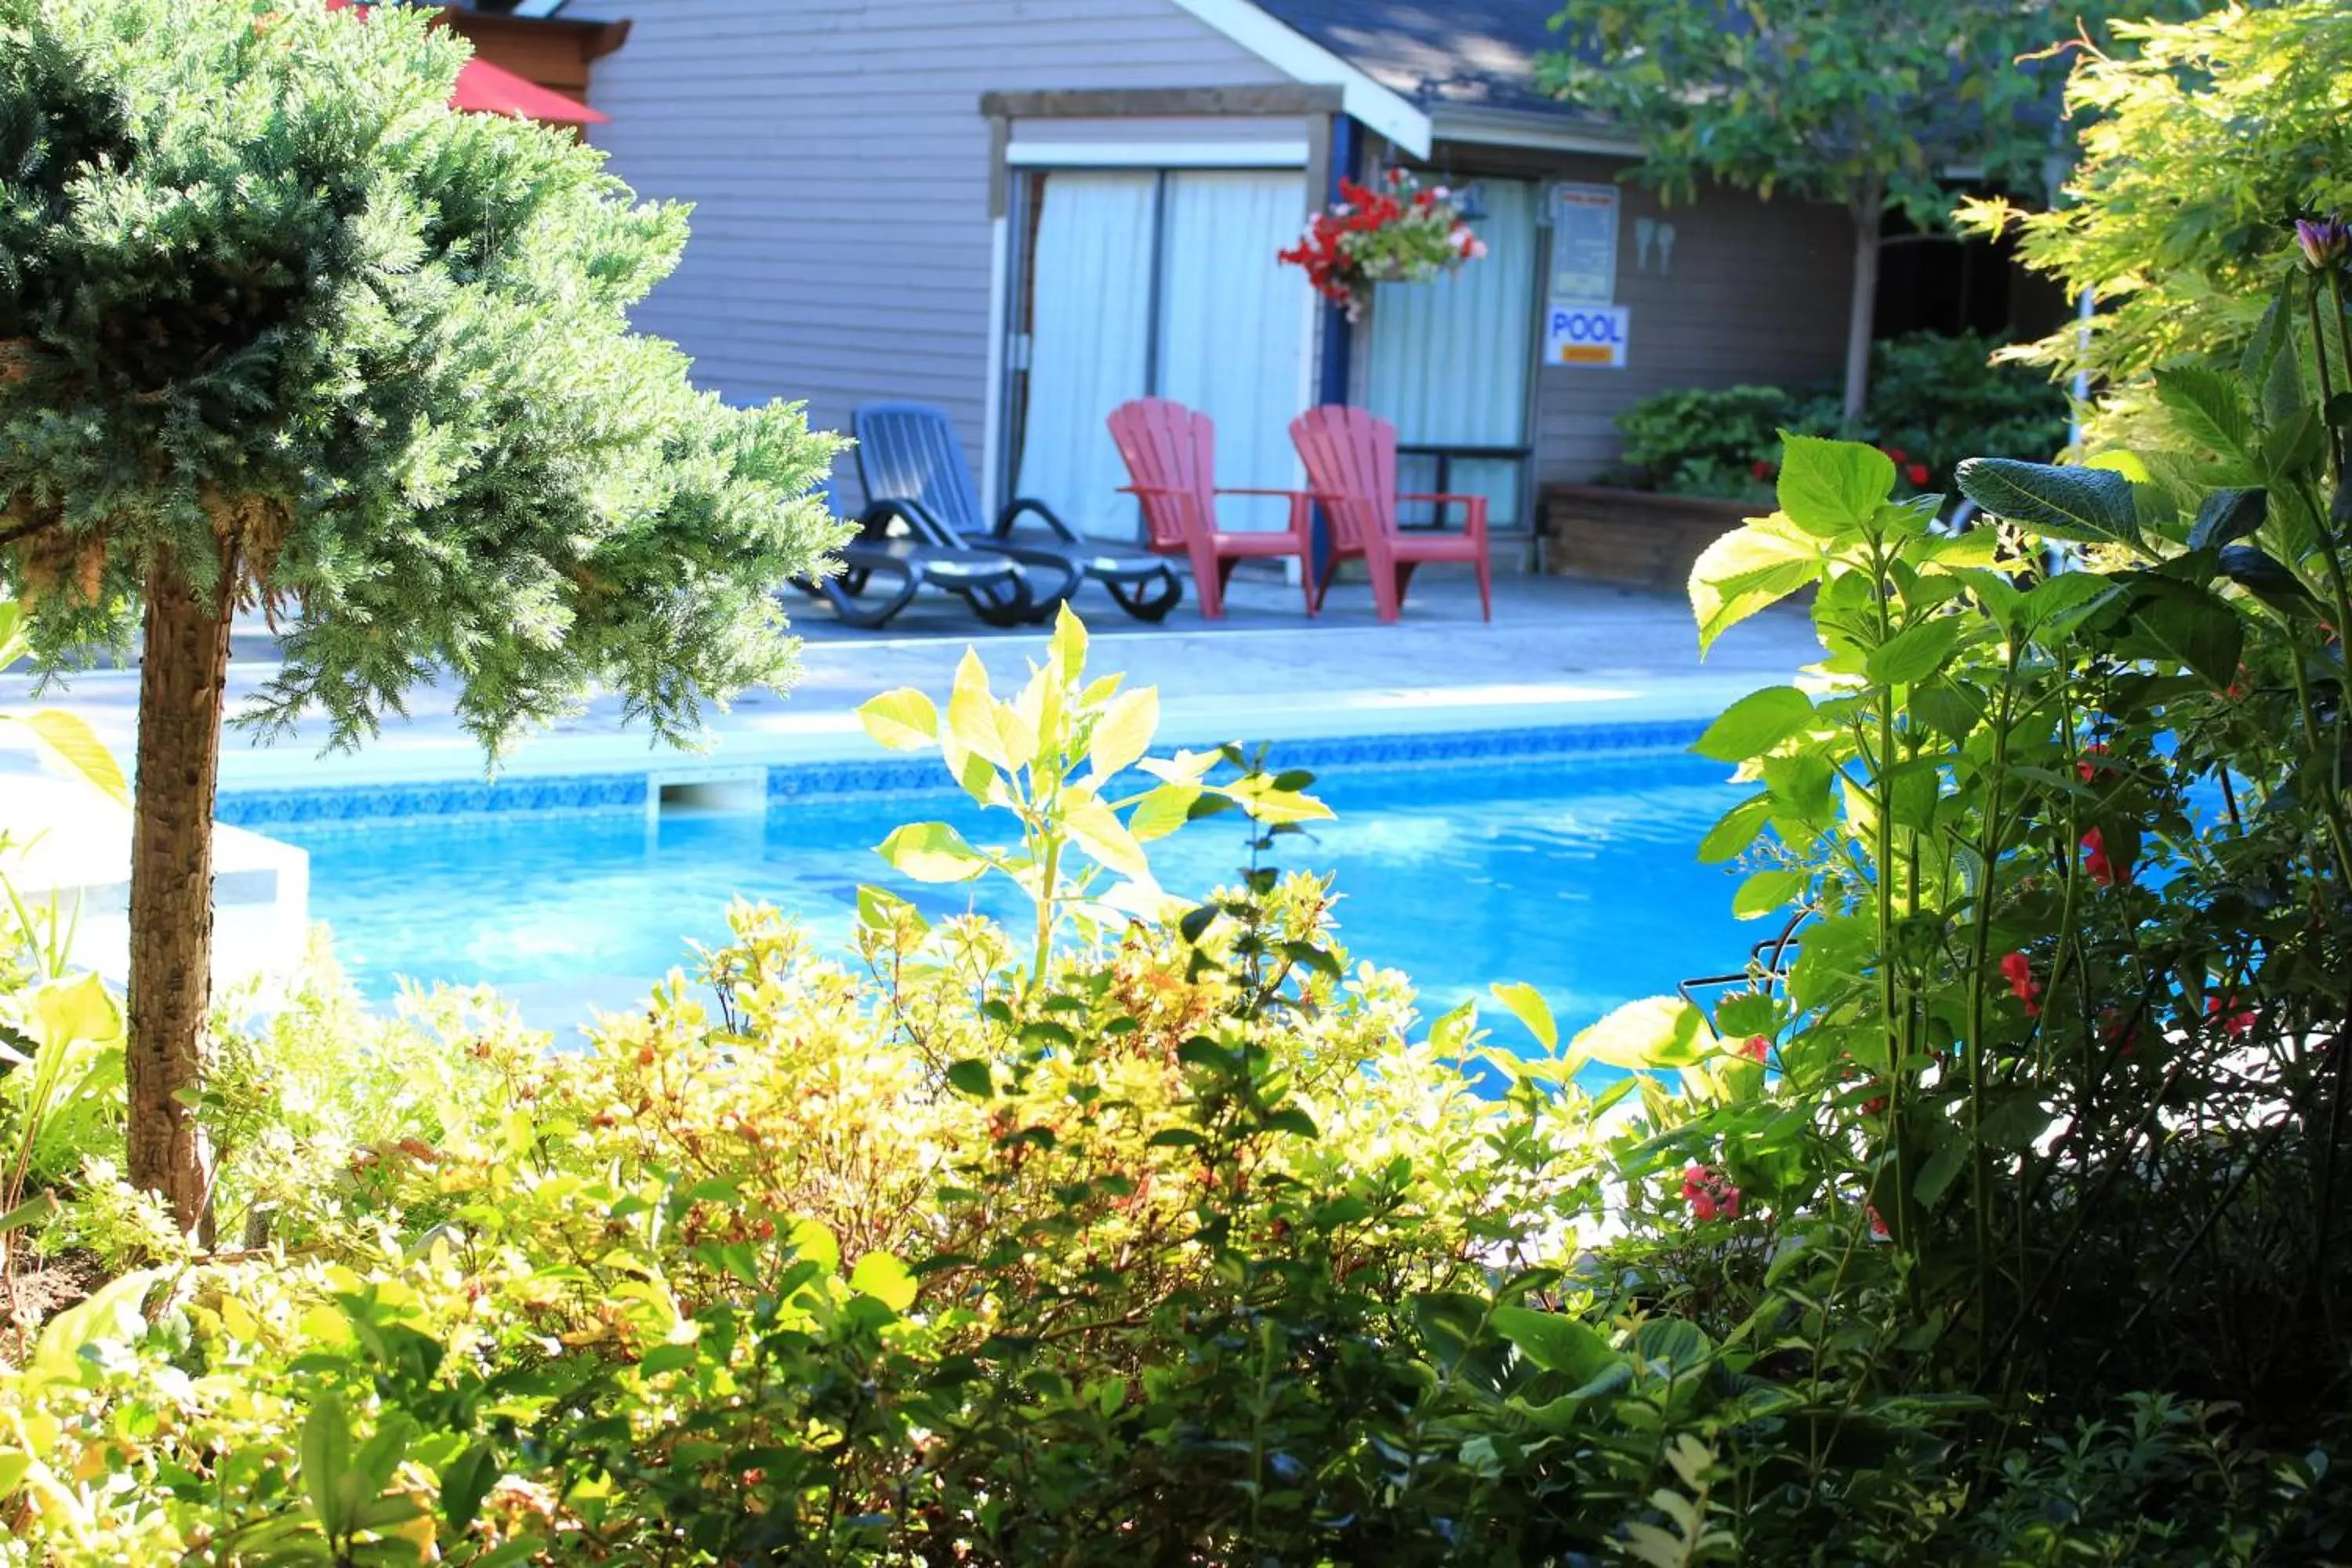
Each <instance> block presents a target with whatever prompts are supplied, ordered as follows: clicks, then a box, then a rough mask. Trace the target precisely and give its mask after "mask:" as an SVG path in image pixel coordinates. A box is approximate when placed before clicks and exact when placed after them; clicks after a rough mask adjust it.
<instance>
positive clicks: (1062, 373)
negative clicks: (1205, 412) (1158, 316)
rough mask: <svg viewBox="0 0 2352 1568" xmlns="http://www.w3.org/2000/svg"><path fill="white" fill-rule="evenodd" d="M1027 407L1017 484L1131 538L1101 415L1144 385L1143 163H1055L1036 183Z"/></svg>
mask: <svg viewBox="0 0 2352 1568" xmlns="http://www.w3.org/2000/svg"><path fill="white" fill-rule="evenodd" d="M1037 189H1038V193H1039V195H1038V199H1039V200H1040V202H1041V203H1042V204H1043V205H1041V207H1040V208H1039V211H1038V215H1037V241H1036V252H1035V256H1034V258H1033V260H1032V261H1031V264H1030V266H1031V274H1030V276H1031V285H1030V286H1031V290H1032V298H1033V305H1032V315H1031V317H1030V333H1029V399H1028V415H1027V417H1026V419H1025V420H1024V424H1023V427H1022V442H1021V477H1020V480H1019V483H1018V487H1017V491H1016V493H1018V494H1020V495H1024V496H1034V497H1036V498H1037V499H1038V500H1042V501H1044V502H1045V503H1046V504H1047V505H1048V506H1051V507H1052V508H1053V509H1054V510H1055V511H1056V512H1058V513H1060V514H1061V517H1062V519H1063V521H1066V522H1067V523H1068V524H1069V525H1070V526H1071V527H1072V528H1075V529H1076V530H1078V531H1080V532H1082V533H1097V534H1107V535H1111V536H1115V537H1118V538H1129V539H1131V538H1133V537H1134V535H1135V528H1136V510H1135V501H1134V499H1133V498H1132V497H1129V496H1123V495H1120V494H1119V493H1118V487H1119V486H1121V485H1123V484H1126V483H1128V478H1127V466H1126V464H1124V463H1123V462H1121V461H1120V460H1119V456H1118V448H1117V447H1113V446H1112V445H1111V440H1110V432H1109V431H1108V429H1107V428H1106V427H1105V426H1104V424H1103V420H1104V419H1105V417H1106V416H1108V415H1109V413H1110V411H1111V410H1112V409H1114V408H1116V407H1118V405H1120V404H1122V403H1124V402H1126V401H1127V400H1128V399H1129V398H1130V397H1134V396H1138V395H1140V394H1141V393H1142V392H1143V391H1144V390H1145V380H1146V376H1147V374H1148V373H1149V367H1150V342H1149V336H1148V334H1149V333H1150V311H1151V248H1152V214H1153V208H1154V206H1155V205H1157V196H1158V191H1157V181H1156V179H1155V177H1154V176H1152V175H1150V174H1064V173H1059V172H1056V173H1055V174H1049V175H1047V176H1045V178H1043V179H1041V180H1040V181H1039V182H1038V183H1037Z"/></svg>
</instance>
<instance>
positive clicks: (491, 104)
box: [449, 58, 610, 125]
mask: <svg viewBox="0 0 2352 1568" xmlns="http://www.w3.org/2000/svg"><path fill="white" fill-rule="evenodd" d="M449 107H450V108H452V109H469V110H473V111H474V112H475V113H477V114H512V115H515V116H518V117H519V118H520V119H524V120H537V121H544V122H545V123H547V124H550V125H602V124H604V122H605V121H606V120H608V119H609V118H610V116H608V115H604V114H599V113H598V112H596V110H593V109H591V108H589V107H588V106H587V105H586V104H584V103H581V102H579V101H577V100H572V99H569V98H566V97H564V96H563V95H562V93H560V92H554V91H551V90H550V89H546V88H543V87H541V86H540V85H539V84H538V83H537V82H535V81H531V80H529V79H526V78H523V77H519V76H517V75H515V73H514V72H512V71H510V70H509V69H507V68H505V67H504V66H494V65H492V64H491V63H490V62H489V61H488V60H486V59H481V58H474V59H470V60H467V62H466V65H465V68H464V69H462V70H460V71H459V72H458V73H457V91H455V92H453V93H451V94H450V95H449Z"/></svg>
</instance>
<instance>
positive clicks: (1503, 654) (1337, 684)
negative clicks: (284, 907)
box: [0, 573, 1819, 793]
mask: <svg viewBox="0 0 2352 1568" xmlns="http://www.w3.org/2000/svg"><path fill="white" fill-rule="evenodd" d="M1454 575H1455V574H1437V573H1432V574H1425V575H1424V577H1423V579H1422V580H1421V581H1417V582H1416V583H1415V584H1413V593H1412V602H1411V603H1410V605H1408V607H1407V609H1406V612H1405V618H1404V619H1403V621H1402V623H1401V624H1399V625H1396V626H1381V625H1380V624H1379V622H1378V621H1377V620H1375V619H1374V617H1373V616H1372V611H1371V605H1370V593H1369V591H1368V590H1366V589H1365V588H1364V587H1363V586H1362V585H1361V584H1339V586H1338V587H1336V588H1335V589H1334V590H1333V592H1332V595H1331V599H1330V602H1329V603H1328V604H1327V605H1326V607H1325V609H1324V613H1323V614H1322V615H1321V616H1319V617H1318V618H1317V619H1316V620H1313V621H1308V620H1307V618H1306V617H1305V616H1304V615H1303V614H1302V612H1301V607H1300V604H1299V597H1298V590H1297V588H1295V587H1289V586H1286V585H1283V584H1278V583H1273V582H1263V581H1246V580H1244V581H1237V582H1236V583H1235V584H1234V589H1233V592H1232V595H1231V598H1230V600H1229V614H1228V616H1227V618H1226V619H1225V620H1224V621H1223V622H1221V623H1219V622H1208V621H1204V620H1202V618H1201V616H1200V615H1199V613H1198V611H1197V610H1195V609H1194V608H1193V607H1192V598H1191V595H1190V594H1189V593H1188V594H1187V596H1186V602H1185V604H1184V605H1182V606H1181V607H1180V608H1179V609H1178V610H1177V611H1176V613H1175V614H1174V615H1172V616H1171V617H1170V618H1169V620H1168V621H1167V622H1166V623H1164V624H1163V625H1160V626H1142V625H1140V624H1139V623H1137V622H1134V621H1130V620H1129V619H1128V618H1127V617H1126V616H1123V615H1121V614H1120V613H1119V611H1118V608H1117V606H1116V605H1112V604H1111V602H1110V601H1109V599H1108V596H1107V595H1104V594H1102V592H1101V591H1100V590H1099V589H1097V588H1088V589H1087V590H1086V591H1085V592H1083V593H1082V594H1081V595H1079V598H1078V600H1077V608H1078V610H1079V612H1080V614H1082V615H1084V616H1086V617H1087V626H1088V628H1089V630H1090V631H1091V632H1092V634H1093V646H1092V651H1091V654H1090V659H1089V662H1090V664H1091V666H1092V668H1095V669H1096V670H1097V671H1098V672H1108V671H1111V670H1120V671H1124V672H1125V673H1126V675H1127V677H1128V681H1129V685H1133V686H1156V687H1158V688H1159V689H1160V705H1161V723H1160V741H1161V743H1162V744H1163V745H1164V744H1176V743H1190V744H1201V743H1205V742H1214V741H1223V740H1248V741H1261V740H1263V741H1276V742H1278V741H1282V740H1308V739H1321V738H1328V737H1337V736H1370V735H1388V734H1404V733H1416V732H1420V733H1427V732H1436V731H1486V730H1511V729H1522V728H1548V727H1551V726H1557V725H1566V724H1579V723H1586V722H1598V723H1625V722H1640V721H1659V720H1683V719H1694V720H1703V719H1706V718H1707V717H1711V716H1712V715H1713V714H1715V713H1717V712H1718V711H1720V710H1722V709H1723V708H1724V707H1725V706H1726V705H1727V704H1728V703H1730V702H1731V701H1733V700H1736V699H1737V698H1738V697H1741V696H1743V695H1745V694H1746V693H1747V692H1748V691H1751V690H1753V689H1756V688H1757V687H1759V686H1764V685H1769V684H1772V683H1774V682H1776V681H1784V680H1787V679H1790V676H1791V675H1792V674H1793V673H1794V672H1795V671H1796V670H1797V669H1798V668H1800V667H1801V666H1802V665H1805V664H1807V663H1810V662H1811V660H1812V659H1814V658H1817V657H1818V652H1819V650H1818V647H1817V645H1816V644H1815V643H1814V641H1813V637H1812V634H1811V626H1810V625H1809V623H1808V622H1807V621H1806V620H1805V618H1804V617H1803V616H1801V614H1798V613H1795V612H1793V611H1787V610H1782V611H1775V612H1768V613H1767V614H1765V615H1762V616H1758V617H1757V618H1756V619H1754V620H1753V621H1750V622H1748V624H1746V625H1744V626H1740V627H1738V628H1737V629H1735V630H1734V631H1733V632H1732V633H1731V634H1730V635H1728V636H1727V637H1725V638H1724V639H1723V640H1722V641H1721V642H1720V643H1718V644H1717V647H1716V648H1715V650H1714V652H1713V653H1712V655H1711V656H1710V657H1709V658H1707V660H1706V662H1705V663H1704V664H1702V663H1701V661H1700V659H1699V657H1698V644H1697V637H1696V633H1695V632H1694V630H1693V628H1692V624H1691V618H1690V612H1689V610H1688V608H1687V606H1686V605H1685V603H1684V601H1683V600H1682V599H1681V598H1680V597H1679V596H1677V595H1664V594H1655V593H1647V592H1643V591H1640V590H1633V589H1621V588H1615V587H1612V586H1609V585H1607V584H1594V583H1585V582H1578V581H1571V580H1569V579H1564V578H1557V577H1514V578H1504V579H1501V580H1498V581H1497V582H1496V604H1495V619H1494V621H1493V623H1492V624H1491V625H1488V624H1486V623H1484V622H1482V621H1481V620H1480V618H1479V616H1478V602H1477V595H1476V592H1475V588H1474V587H1473V585H1472V584H1471V583H1470V582H1469V580H1468V579H1467V578H1466V577H1462V578H1461V579H1460V580H1459V581H1455V580H1454ZM788 608H789V610H790V612H791V614H792V616H793V629H794V630H795V631H796V632H798V633H799V634H800V635H801V636H802V637H803V638H804V639H805V641H804V645H803V652H802V661H801V662H802V673H801V679H800V680H799V682H798V683H797V684H796V685H794V686H793V689H791V691H790V692H789V693H787V694H785V695H782V696H778V695H777V694H775V693H772V692H754V693H750V694H748V695H746V696H745V697H744V698H742V699H741V700H739V701H738V702H737V703H736V705H735V706H734V708H733V709H732V710H730V711H729V712H726V713H714V714H712V715H711V744H710V746H709V749H708V750H707V751H704V752H674V751H671V750H669V749H667V748H661V747H656V746H654V745H652V744H651V743H650V741H649V739H648V737H647V736H646V734H645V733H644V732H643V731H640V730H633V729H628V728H625V727H624V726H623V724H622V723H621V714H620V708H621V705H620V703H619V701H618V700H616V699H612V698H600V699H598V700H595V701H593V702H592V703H591V704H590V705H589V708H588V710H587V711H586V712H585V713H583V714H581V715H579V716H577V717H576V718H574V719H572V720H570V721H566V722H564V723H563V724H562V725H560V726H558V727H557V728H556V729H555V730H553V731H549V732H545V733H541V734H539V735H535V736H532V737H530V739H528V740H526V741H525V742H523V743H522V744H521V745H520V747H519V748H518V750H517V751H516V752H515V753H514V754H513V756H512V757H511V759H510V760H509V763H508V765H507V768H506V769H505V776H508V777H518V778H522V777H533V776H547V775H558V774H579V773H632V772H634V773H646V772H656V773H659V774H660V775H661V776H662V777H663V778H664V779H665V780H672V781H676V780H687V779H691V778H693V777H695V776H697V775H698V774H703V773H710V774H714V775H723V774H725V773H729V772H730V771H734V770H740V769H744V768H749V767H755V766H765V765H768V764H772V763H796V762H833V761H847V760H857V759H866V758H872V757H876V756H878V755H880V754H881V753H880V752H879V749H878V748H877V747H876V746H875V745H874V743H873V742H871V741H870V740H868V739H867V738H866V734H865V732H864V731H863V730H862V729H861V728H860V727H859V725H858V722H857V718H856V709H857V707H858V705H859V704H860V703H862V702H864V701H865V700H866V699H868V698H869V697H872V696H873V695H874V694H875V693H877V692H879V691H883V690H886V689H889V688H892V687H897V686H914V687H918V688H919V689H923V690H925V691H928V692H930V693H933V694H934V695H938V694H941V693H944V692H945V690H946V689H947V687H948V685H949V682H950V679H951V677H952V675H953V672H954V669H955V666H956V664H957V661H958V660H960V659H961V658H962V655H963V650H964V648H965V647H967V646H971V647H977V648H978V649H979V650H980V653H981V656H982V658H983V660H984V661H985V662H986V663H987V665H988V668H989V671H990V674H991V677H992V679H993V680H994V681H995V683H996V686H997V688H998V689H999V690H1005V689H1009V688H1013V687H1016V686H1017V683H1018V682H1019V681H1020V680H1021V679H1024V678H1025V675H1026V670H1027V661H1028V660H1030V659H1032V658H1037V657H1039V655H1040V654H1041V652H1042V650H1043V647H1044V642H1045V634H1044V632H1043V631H1042V630H1041V631H1029V630H1026V629H1023V630H1014V631H998V630H992V629H991V628H988V627H985V626H981V625H980V624H979V623H978V622H977V621H975V620H973V619H972V618H971V616H970V615H968V614H966V613H965V612H964V611H963V609H962V606H961V603H960V602H959V601H954V600H941V601H939V602H936V603H934V602H931V601H929V600H924V601H919V602H918V603H917V604H916V605H913V606H910V607H909V609H908V611H907V612H906V613H905V614H904V615H903V616H900V617H899V619H898V621H897V622H895V623H893V625H892V626H891V627H890V628H889V629H888V630H887V632H884V633H875V632H861V631H857V630H856V629H854V628H851V627H848V626H843V625H841V624H840V623H839V622H838V621H836V620H835V619H834V617H833V616H832V614H831V612H830V611H829V610H827V609H826V608H824V606H822V605H816V604H814V603H812V602H811V601H808V600H806V599H803V598H800V597H799V596H797V595H795V596H794V598H793V600H792V602H791V603H790V605H789V606H788ZM273 656H274V647H273V645H272V644H271V641H270V639H269V637H268V634H267V632H266V630H265V629H264V628H262V627H260V626H258V625H255V626H251V627H249V628H248V627H244V626H240V628H239V633H238V636H237V637H236V661H235V662H234V663H233V664H232V666H231V668H230V679H229V701H230V709H231V711H232V712H234V711H235V710H236V707H237V705H238V704H239V702H240V701H241V700H243V699H244V698H246V697H247V696H249V695H250V694H251V693H252V692H253V691H254V690H255V689H257V688H258V687H259V686H260V685H261V684H262V683H263V682H264V681H266V680H267V679H269V677H270V676H271V675H272V674H273V673H274V672H275V668H276V660H275V658H274V657H273ZM29 687H30V681H29V680H28V679H25V678H24V676H23V674H22V673H21V672H14V673H11V674H8V675H0V705H10V706H13V705H16V704H20V703H22V702H25V701H26V700H34V699H32V698H31V696H30V692H29ZM38 700H40V701H43V702H45V703H47V704H48V705H51V706H56V707H62V708H66V709H68V710H71V711H74V712H76V713H79V714H80V715H81V716H82V717H83V718H85V719H87V720H89V722H90V723H91V724H92V725H93V726H94V727H96V729H97V730H98V731H99V733H100V736H101V737H102V738H103V739H104V740H105V741H106V742H108V743H109V744H110V745H111V746H112V747H113V748H114V749H115V751H116V753H117V754H118V755H119V756H121V757H122V758H124V760H125V761H126V763H127V762H128V759H129V756H130V752H131V742H132V740H133V738H134V731H135V728H136V725H135V719H136V710H137V703H138V673H137V671H136V669H135V668H123V669H102V670H90V671H85V672H82V673H79V674H77V675H75V676H73V677H72V678H71V679H70V680H69V681H68V683H66V684H64V685H62V686H60V687H56V688H52V689H51V690H50V691H48V692H47V693H45V694H43V696H42V697H41V698H39V699H38ZM323 740H324V735H323V733H322V731H320V730H319V729H318V728H316V727H312V728H309V729H306V730H304V731H298V733H297V734H296V735H295V736H294V737H292V738H291V739H289V740H285V741H281V742H278V743H277V744H276V745H274V746H268V747H257V746H255V745H252V744H250V743H249V742H247V740H246V739H245V738H244V737H243V736H242V735H241V734H239V733H238V732H236V731H231V732H230V733H229V735H228V736H227V738H226V743H225V751H224V754H223V757H222V764H221V785H222V789H223V791H224V792H225V793H236V792H240V791H254V790H285V789H332V788H336V787H338V786H357V785H362V784H411V783H440V782H456V781H459V780H476V779H479V778H480V777H481V776H482V773H483V762H482V755H481V752H480V750H479V748H478V746H477V745H476V744H475V743H474V742H473V740H472V738H471V737H469V736H467V734H466V733H465V732H464V731H462V730H461V729H459V728H458V727H457V723H456V721H455V720H454V718H453V716H452V713H451V710H450V703H449V699H448V696H447V694H446V692H444V691H442V690H440V689H419V690H418V691H416V692H415V694H414V695H413V697H412V699H411V701H410V716H409V718H408V719H407V720H406V721H401V720H398V719H394V720H392V721H387V723H386V725H385V728H384V732H383V735H382V736H380V737H379V738H377V739H376V740H374V741H373V742H369V743H367V744H366V745H364V746H362V748H361V749H360V750H359V751H357V752H348V753H337V754H332V755H326V756H321V755H320V754H319V747H320V744H321V743H322V742H323ZM25 765H26V763H25V762H24V759H23V758H22V757H21V756H13V757H12V756H11V755H9V754H8V753H5V752H0V777H5V774H6V773H8V772H9V771H11V770H17V771H21V770H22V769H23V767H24V766H25Z"/></svg>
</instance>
